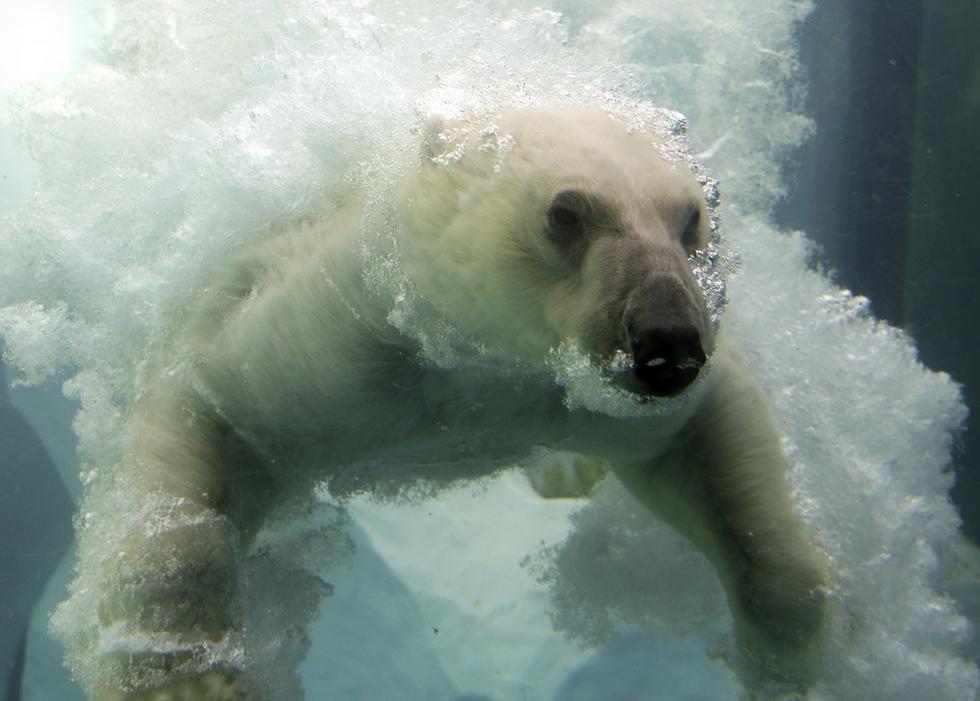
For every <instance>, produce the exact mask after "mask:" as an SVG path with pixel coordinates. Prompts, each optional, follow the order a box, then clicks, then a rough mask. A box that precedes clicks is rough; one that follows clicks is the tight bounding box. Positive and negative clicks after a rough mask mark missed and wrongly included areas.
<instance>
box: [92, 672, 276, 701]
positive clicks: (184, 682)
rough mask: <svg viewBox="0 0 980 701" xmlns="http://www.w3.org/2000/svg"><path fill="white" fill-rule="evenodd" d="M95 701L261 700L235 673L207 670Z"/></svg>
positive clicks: (105, 694)
mask: <svg viewBox="0 0 980 701" xmlns="http://www.w3.org/2000/svg"><path fill="white" fill-rule="evenodd" d="M93 701H260V700H259V697H258V696H256V695H254V694H251V693H249V692H248V690H247V689H246V688H245V685H244V684H243V683H242V682H241V681H240V680H239V679H238V678H237V677H235V676H233V675H231V674H227V673H225V672H207V673H205V674H202V675H200V676H197V677H189V678H184V679H178V680H175V681H174V682H172V683H170V684H167V685H166V686H164V687H161V688H158V689H149V690H146V691H129V692H122V691H102V692H98V693H96V694H95V696H93Z"/></svg>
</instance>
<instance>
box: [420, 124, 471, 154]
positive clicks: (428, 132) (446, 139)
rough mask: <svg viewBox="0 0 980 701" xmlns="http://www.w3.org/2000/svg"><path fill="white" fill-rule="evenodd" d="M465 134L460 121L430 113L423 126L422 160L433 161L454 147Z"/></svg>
mask: <svg viewBox="0 0 980 701" xmlns="http://www.w3.org/2000/svg"><path fill="white" fill-rule="evenodd" d="M463 134H464V131H463V130H462V123H461V122H460V121H458V120H455V119H450V118H449V117H444V116H443V115H440V114H432V115H429V116H428V117H427V118H426V120H425V124H424V125H423V126H422V160H423V161H424V162H426V163H431V162H432V159H434V158H438V157H439V156H442V155H443V154H445V153H446V152H447V151H449V150H451V149H452V148H454V147H455V144H456V142H457V141H459V140H460V137H461V136H463Z"/></svg>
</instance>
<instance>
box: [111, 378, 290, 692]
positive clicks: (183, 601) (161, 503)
mask: <svg viewBox="0 0 980 701" xmlns="http://www.w3.org/2000/svg"><path fill="white" fill-rule="evenodd" d="M129 429H130V430H129V436H128V440H127V448H126V450H125V465H124V470H123V472H122V474H121V475H120V476H119V480H118V481H119V484H118V485H117V486H116V487H115V488H116V489H121V490H123V494H124V497H125V496H126V495H128V497H131V503H132V505H133V509H134V511H133V512H132V513H133V514H134V516H132V517H130V518H128V519H125V520H126V522H127V523H128V526H127V528H126V529H125V532H123V533H122V534H121V535H120V537H119V541H118V542H117V543H116V545H115V548H116V550H117V551H118V554H117V556H116V557H113V558H110V559H108V561H107V562H105V563H104V565H103V568H104V572H103V575H102V587H101V592H100V605H99V610H98V615H99V622H100V624H101V626H102V627H103V629H109V628H110V627H112V628H115V629H118V630H121V631H123V632H124V635H125V637H126V639H128V640H129V641H130V642H129V643H128V644H127V646H126V649H125V650H124V651H122V652H115V653H107V654H106V656H105V657H104V659H103V660H102V661H101V662H100V665H101V667H102V668H103V670H104V672H105V674H104V675H103V676H104V677H106V678H108V679H111V680H112V681H111V682H110V683H109V684H108V685H106V688H102V689H96V690H95V691H94V698H96V699H132V700H136V699H161V700H163V699H173V700H174V701H178V700H180V699H201V700H202V701H204V700H210V699H214V700H216V701H217V700H219V699H220V700H222V701H223V700H224V699H252V698H257V697H253V696H247V695H244V691H243V690H241V689H240V682H238V681H236V680H235V676H236V672H235V671H234V670H229V669H225V668H224V667H222V668H220V669H217V668H215V667H214V665H215V662H214V661H213V660H214V659H215V657H214V654H213V653H214V650H215V649H219V648H222V647H223V646H225V645H227V644H228V639H227V636H228V634H229V633H230V632H232V631H233V630H234V629H235V627H236V625H237V621H236V619H237V612H236V610H235V601H236V594H237V587H238V581H237V566H236V563H237V558H236V553H237V552H238V551H239V549H240V548H241V547H242V545H243V541H244V540H246V539H247V538H248V537H249V536H250V535H251V534H252V533H253V532H254V529H255V528H256V527H257V526H258V524H259V523H260V521H261V516H262V511H263V508H262V506H263V504H265V503H266V502H264V501H263V500H262V499H261V498H256V497H255V496H254V495H255V494H257V493H260V492H262V493H264V492H266V491H271V487H269V486H268V484H266V483H265V482H263V481H262V480H261V479H260V478H258V477H256V475H257V474H260V473H261V470H260V469H259V468H258V467H257V465H256V464H255V463H256V462H257V461H256V459H255V458H254V456H249V454H248V451H247V450H245V449H244V448H243V447H242V442H241V441H240V440H238V439H236V436H235V434H234V432H233V431H231V430H230V428H229V427H228V426H227V425H226V424H225V423H224V422H223V421H222V420H221V419H220V417H218V416H217V415H216V414H215V412H214V411H213V410H212V409H211V408H210V407H209V406H208V405H207V403H206V402H205V401H203V400H202V399H201V398H200V396H199V395H198V394H197V393H196V392H195V391H193V390H192V389H191V388H189V387H188V386H186V385H184V384H181V383H172V384H166V385H160V386H157V387H155V388H154V389H152V390H151V391H150V392H148V393H147V395H146V396H145V397H144V398H143V399H142V400H140V402H139V403H138V404H137V406H136V409H135V411H134V414H133V417H132V419H131V421H130V426H129ZM243 473H244V476H243ZM234 482H239V483H237V484H233V483H234ZM249 484H251V485H252V488H249V487H248V486H247V485H249ZM243 485H246V486H243ZM256 485H258V486H259V488H256ZM248 494H251V495H252V496H251V497H249V498H244V497H243V495H248ZM124 501H125V499H124ZM142 641H146V642H145V643H144V642H142ZM141 645H146V647H147V649H145V650H141V649H139V648H140V647H141ZM131 648H132V649H131Z"/></svg>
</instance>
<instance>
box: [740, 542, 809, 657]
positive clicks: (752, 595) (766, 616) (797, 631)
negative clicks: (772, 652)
mask: <svg viewBox="0 0 980 701" xmlns="http://www.w3.org/2000/svg"><path fill="white" fill-rule="evenodd" d="M736 595H737V599H738V609H739V613H740V614H741V618H742V623H743V624H746V623H747V624H748V625H749V626H750V627H751V629H752V630H753V631H754V634H755V635H754V636H753V637H755V636H761V638H762V642H764V643H765V644H768V645H774V646H776V647H778V648H780V649H784V650H786V649H787V648H788V650H793V649H799V648H801V647H805V646H807V644H808V643H810V642H811V641H813V640H814V639H815V638H817V637H819V634H820V632H821V630H822V629H823V628H824V625H825V623H826V613H827V612H826V597H827V592H826V578H825V576H824V573H823V571H822V568H821V567H820V566H819V565H818V564H816V563H814V562H809V561H806V560H804V559H800V560H796V561H793V560H791V559H789V558H787V559H786V560H783V561H780V562H779V563H777V564H776V565H773V566H770V567H762V566H756V567H753V568H751V569H750V570H748V571H747V572H745V573H744V574H743V575H742V576H741V577H740V578H739V579H738V581H737V584H736ZM788 650H787V651H788Z"/></svg>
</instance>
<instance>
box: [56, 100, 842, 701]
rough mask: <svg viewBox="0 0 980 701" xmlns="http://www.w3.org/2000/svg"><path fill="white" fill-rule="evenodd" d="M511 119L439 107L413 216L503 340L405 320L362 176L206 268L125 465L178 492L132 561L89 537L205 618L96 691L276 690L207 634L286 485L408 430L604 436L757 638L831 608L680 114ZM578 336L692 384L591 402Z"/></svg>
mask: <svg viewBox="0 0 980 701" xmlns="http://www.w3.org/2000/svg"><path fill="white" fill-rule="evenodd" d="M495 124H496V129H495V130H494V133H493V138H494V139H495V141H496V144H497V146H498V147H497V148H485V147H484V146H485V141H486V137H487V133H486V132H485V131H481V130H480V129H476V128H471V127H470V125H469V124H468V123H467V122H466V121H451V120H432V121H431V123H430V125H429V127H428V129H427V130H426V133H425V135H424V138H423V141H424V149H423V151H424V158H423V163H422V165H421V167H419V168H418V169H417V171H415V172H412V173H410V174H409V175H408V176H407V177H406V179H405V184H404V188H403V190H402V192H401V195H400V198H399V200H398V203H397V221H398V224H397V227H396V228H397V232H398V234H397V238H398V241H397V245H398V252H399V261H398V262H399V265H400V266H401V267H402V269H403V270H404V273H405V277H406V279H407V280H408V281H409V282H410V284H411V285H412V289H413V290H414V293H415V294H416V295H417V297H418V299H419V300H421V302H420V303H422V304H424V305H426V309H428V310H429V311H430V313H431V316H432V318H437V319H439V320H440V321H441V322H444V323H445V324H447V325H449V326H451V327H452V328H453V329H455V332H456V333H458V334H459V336H460V337H463V338H467V339H473V340H474V343H475V344H476V346H474V347H479V348H484V349H488V350H487V353H488V355H491V356H492V357H493V358H494V362H492V363H487V364H485V365H484V366H482V367H481V366H479V365H478V364H476V365H474V364H472V363H471V364H466V363H461V364H455V365H454V364H452V363H449V364H446V363H443V364H440V363H436V362H432V361H431V360H430V359H427V358H426V356H425V353H424V352H423V349H422V348H421V345H422V344H421V342H420V339H419V338H418V337H413V335H412V334H409V333H406V332H405V331H404V330H403V329H401V328H399V327H398V325H397V324H394V323H393V322H392V317H391V314H390V310H391V305H392V301H391V299H386V298H384V296H383V295H380V294H379V292H378V290H377V289H376V288H374V287H372V285H371V284H369V282H368V276H366V275H365V258H364V256H363V255H362V252H361V250H360V246H361V245H362V241H363V231H362V228H363V227H362V222H363V221H364V218H363V213H362V210H363V205H362V204H361V201H360V200H359V199H357V198H356V197H352V198H350V199H348V200H345V201H344V202H341V203H338V205H337V206H336V208H335V209H334V211H332V213H331V214H330V215H329V216H326V217H324V218H322V219H319V220H315V221H311V222H307V223H304V224H302V225H299V226H296V227H294V228H292V229H290V230H289V231H287V232H285V233H283V234H281V235H279V236H276V237H273V238H271V239H270V240H268V241H265V242H263V243H260V244H258V245H256V246H254V247H252V248H250V249H248V250H245V251H243V252H242V253H240V254H239V255H238V256H237V257H236V258H235V259H234V260H232V261H230V262H229V263H228V264H227V265H226V266H225V268H224V269H223V270H222V271H221V272H219V273H217V274H216V275H215V277H214V278H213V279H212V280H210V281H209V283H208V284H207V285H206V286H205V287H204V289H203V290H202V292H201V293H200V295H198V297H197V299H196V301H195V303H194V305H193V307H192V308H191V309H190V311H189V312H188V316H187V319H186V322H185V323H183V324H182V327H181V330H180V331H179V332H178V333H177V334H176V338H175V340H174V341H173V342H172V344H171V346H169V350H168V351H166V352H165V353H164V356H165V360H164V362H163V363H162V364H161V365H160V368H161V369H160V370H159V372H158V373H156V375H155V376H154V377H155V379H154V380H153V381H152V382H151V383H150V384H149V386H148V387H147V389H146V390H145V392H144V393H143V396H142V397H141V398H140V399H139V401H138V402H137V404H136V406H135V408H134V410H133V412H132V417H131V419H130V421H129V433H128V438H127V448H126V451H125V460H124V464H123V467H122V476H121V478H120V479H119V480H118V481H117V483H116V486H115V488H117V489H120V488H121V489H123V490H128V492H129V493H131V495H132V498H133V499H134V500H143V501H145V500H147V499H156V500H157V501H156V502H155V503H157V504H158V505H161V504H162V505H164V506H162V507H159V508H163V509H165V510H167V512H168V514H169V516H170V518H169V520H167V521H166V525H164V526H161V525H160V522H157V523H156V525H155V526H154V527H150V526H148V525H146V526H144V525H142V524H140V523H135V524H134V526H133V527H132V528H131V529H130V531H129V532H128V533H126V534H125V535H124V536H123V537H122V539H121V541H120V542H119V543H118V544H117V546H116V547H115V549H117V550H118V557H115V558H112V559H111V560H110V561H108V562H105V563H103V562H97V563H93V562H86V558H89V559H90V560H91V559H93V558H92V556H90V555H86V549H85V547H84V543H83V548H82V556H81V558H82V563H81V566H82V567H83V568H84V567H86V566H92V567H99V568H102V570H103V571H104V574H103V575H102V578H103V583H102V585H101V587H100V589H101V591H100V593H99V597H100V599H99V606H98V612H99V618H100V623H101V625H102V626H103V627H104V628H106V629H109V628H111V627H113V626H116V627H119V626H124V627H126V629H127V630H129V631H134V630H138V631H142V632H143V633H144V634H145V637H146V639H148V640H153V639H156V638H154V636H165V637H166V639H168V640H178V641H184V644H183V646H182V647H180V650H181V651H180V652H174V651H173V650H172V649H170V650H168V651H164V652H161V651H160V649H159V648H156V649H148V650H147V651H146V652H145V653H140V652H138V651H136V652H134V651H133V650H127V651H126V654H125V655H118V654H116V655H114V656H113V655H110V654H108V653H106V660H105V661H104V662H100V663H99V664H102V666H103V668H104V669H103V671H102V672H100V673H99V674H97V675H94V676H93V677H91V678H90V679H89V680H88V685H89V686H90V687H91V688H90V692H91V693H92V694H93V696H94V697H95V698H98V699H128V700H130V701H133V700H136V699H232V698H235V699H256V700H258V699H264V698H267V697H268V696H269V695H270V692H269V690H268V689H267V688H265V687H263V683H262V681H261V680H260V679H257V678H255V676H254V675H251V674H250V671H249V670H248V669H247V665H244V663H243V666H242V667H241V668H239V667H236V666H235V665H230V664H227V663H216V662H215V661H214V660H213V658H210V657H208V656H207V655H206V654H204V653H201V652H200V650H201V649H204V648H206V647H207V645H205V644H203V643H202V644H200V645H198V644H197V643H195V641H204V642H207V641H212V642H213V641H220V640H222V639H223V637H224V636H226V634H227V633H228V631H229V630H233V629H234V628H235V626H236V625H238V622H237V619H236V608H235V603H234V600H235V596H236V586H237V584H236V582H237V577H238V572H237V570H236V557H235V553H236V552H238V551H239V550H240V549H241V548H242V547H244V545H246V544H247V543H248V542H249V541H250V540H251V539H252V538H253V537H254V536H255V534H256V532H257V531H258V529H259V528H260V526H261V525H262V523H263V520H264V519H265V518H266V516H267V515H268V514H269V513H270V511H271V510H272V509H273V508H275V507H276V505H277V504H280V503H282V502H284V501H287V500H289V499H291V498H294V497H295V496H296V495H297V494H303V493H305V492H308V491H309V490H311V489H312V488H313V486H314V485H316V484H317V483H319V482H322V481H324V480H329V479H330V478H331V477H333V476H335V475H336V474H337V472H338V470H340V468H341V467H342V466H351V465H357V464H365V463H368V462H371V461H374V462H378V461H384V460H386V459H392V458H395V457H397V459H398V460H399V461H400V462H402V463H404V462H411V461H412V460H415V461H416V462H417V463H418V465H419V470H420V473H421V474H424V473H425V471H426V470H428V469H432V468H431V466H432V465H433V464H435V463H439V464H446V463H452V462H453V461H459V462H460V463H462V462H464V461H466V460H467V459H468V458H470V457H473V456H478V457H480V458H485V457H488V456H489V457H493V458H499V459H500V461H501V462H503V461H505V460H512V459H514V458H519V457H521V456H524V455H526V454H527V453H528V451H529V450H530V449H532V448H535V447H538V446H550V447H552V448H554V449H557V450H562V451H570V452H572V453H575V454H581V455H584V456H589V459H590V460H597V461H601V462H602V463H603V464H606V465H608V466H609V467H610V469H611V470H612V472H613V473H614V474H615V475H616V477H617V478H618V479H620V480H622V482H623V483H624V484H625V485H626V486H627V487H628V488H629V490H631V492H632V493H633V494H634V495H635V496H636V497H637V498H638V499H639V500H640V501H641V502H642V503H643V504H644V505H645V506H646V507H648V508H649V510H650V512H652V514H654V515H655V516H657V517H659V518H661V519H664V520H665V521H666V522H667V523H669V524H670V525H671V526H673V527H674V528H676V529H677V530H678V531H679V532H680V533H682V534H683V535H685V536H687V537H688V538H689V539H690V540H691V541H693V542H694V543H695V544H696V545H697V546H698V547H699V548H700V549H701V550H702V551H703V552H704V553H705V554H706V555H707V557H708V558H709V559H710V561H711V562H712V563H713V565H714V566H715V568H716V570H717V572H718V576H719V577H720V579H721V581H722V583H723V585H724V587H725V590H726V593H727V597H728V601H729V604H730V607H731V610H732V614H733V618H734V621H735V626H736V634H737V638H738V640H739V642H740V644H742V645H744V646H745V647H746V648H747V649H752V650H758V651H761V652H759V654H760V655H761V656H762V657H765V655H767V654H769V653H777V652H778V651H780V650H797V649H802V648H805V647H806V646H807V645H810V644H812V641H813V640H814V639H815V638H817V637H818V636H819V634H820V631H821V629H822V628H823V627H824V625H825V624H824V620H825V618H826V616H825V599H826V597H825V594H824V589H825V587H826V584H827V581H828V573H827V567H826V564H825V562H824V560H823V558H822V557H821V555H820V553H819V551H818V550H817V549H816V548H815V547H814V546H813V545H812V544H811V542H810V541H809V540H808V538H807V536H806V534H805V532H804V529H803V526H802V524H801V521H800V519H799V518H798V516H797V514H796V513H795V510H794V504H793V502H792V499H791V497H790V495H789V491H788V487H787V484H786V475H785V472H786V460H785V457H784V454H783V450H782V448H781V442H780V435H779V432H778V431H777V429H776V427H775V425H774V421H773V418H772V416H771V415H770V412H769V409H768V408H767V405H766V401H765V399H764V398H763V395H762V394H761V392H760V390H759V388H758V387H757V386H756V384H755V383H754V382H753V380H752V379H751V377H750V376H749V375H748V374H747V372H746V371H745V370H744V369H743V368H742V366H741V365H740V364H739V361H738V360H737V357H736V355H735V352H734V350H733V349H732V348H730V346H729V343H728V342H727V341H726V339H725V337H724V334H723V333H716V329H715V326H714V324H713V322H712V320H711V318H710V316H709V314H708V311H707V308H706V304H705V300H704V295H703V294H702V292H701V290H700V288H699V286H698V284H697V282H696V280H695V278H694V276H693V275H692V271H691V267H690V265H689V262H688V258H689V256H691V255H692V254H693V253H694V252H695V251H697V250H698V249H701V248H703V247H704V246H706V244H707V243H708V241H709V234H710V232H709V226H710V222H709V217H708V213H707V210H706V203H705V195H704V192H703V191H702V188H701V187H700V185H699V184H698V182H697V181H696V179H695V178H694V177H693V176H692V174H691V173H690V172H689V170H688V168H687V167H686V165H685V164H684V163H683V162H681V163H679V164H678V163H673V164H672V163H668V162H667V161H666V160H665V159H664V158H663V157H662V156H661V151H660V150H659V147H660V145H661V142H660V140H659V139H658V137H657V136H655V135H653V134H651V133H648V132H646V131H643V130H636V129H632V128H630V127H628V126H627V124H626V123H625V122H624V121H622V120H621V119H620V118H617V117H615V116H614V115H611V114H609V113H607V112H605V111H603V110H601V109H598V108H568V107H565V108H555V109H545V108H535V109H517V110H510V111H504V112H502V113H500V114H499V115H497V118H496V120H495ZM569 342H571V343H573V344H574V345H575V347H576V348H578V349H580V350H581V352H582V353H583V354H584V355H586V356H587V357H589V358H592V359H594V360H595V362H596V363H597V365H600V366H603V367H607V368H609V370H608V372H607V373H606V374H605V375H603V377H604V378H605V381H607V382H608V383H609V384H610V385H612V386H614V387H616V388H617V389H616V391H617V392H619V393H620V394H621V395H622V396H624V397H625V398H626V401H629V402H632V403H633V404H635V405H636V406H637V407H641V408H642V407H643V406H646V405H656V403H657V402H659V401H662V400H663V398H669V397H681V398H683V399H685V400H686V401H682V402H677V403H676V405H671V406H672V408H671V409H670V410H669V411H659V412H658V411H651V412H642V411H638V412H637V413H636V414H635V415H634V416H626V417H623V416H611V415H607V414H603V413H602V412H600V411H595V410H590V409H587V408H584V407H575V406H572V405H570V404H569V403H567V402H566V401H565V395H564V392H563V388H562V386H561V385H560V383H558V382H556V380H555V376H554V372H552V371H551V369H550V368H551V367H552V365H550V364H549V363H550V362H551V359H552V358H553V353H554V349H556V348H557V347H559V346H560V345H561V344H563V343H569ZM614 357H615V358H618V359H619V362H618V364H616V365H615V366H614V365H610V364H609V361H610V359H612V358H614ZM501 359H503V362H502V360H501ZM624 359H625V364H624V362H623V361H624ZM604 364H605V365H604ZM507 368H510V369H511V370H513V372H515V373H517V375H520V381H519V382H517V381H514V379H513V378H514V375H509V374H507V372H505V371H504V370H505V369H507ZM613 368H615V369H613ZM508 372H509V370H508ZM120 485H122V486H121V487H120ZM96 503H97V502H96ZM650 557H651V558H653V557H656V553H650ZM72 654H73V655H75V656H76V657H84V656H85V655H87V654H88V655H95V654H103V653H101V652H99V653H96V652H94V651H91V652H90V651H87V650H74V651H73V653H72Z"/></svg>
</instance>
